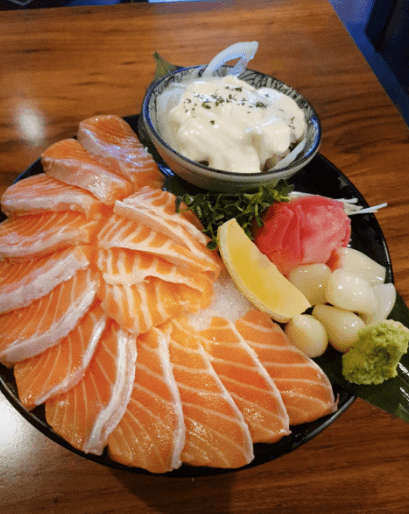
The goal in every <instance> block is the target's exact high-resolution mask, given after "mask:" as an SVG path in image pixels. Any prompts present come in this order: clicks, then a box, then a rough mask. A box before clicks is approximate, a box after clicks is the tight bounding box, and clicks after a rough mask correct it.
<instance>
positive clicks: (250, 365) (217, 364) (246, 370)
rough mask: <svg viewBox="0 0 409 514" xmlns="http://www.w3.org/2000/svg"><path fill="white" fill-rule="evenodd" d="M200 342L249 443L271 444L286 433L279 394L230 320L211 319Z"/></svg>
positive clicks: (284, 417)
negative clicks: (237, 411) (241, 419)
mask: <svg viewBox="0 0 409 514" xmlns="http://www.w3.org/2000/svg"><path fill="white" fill-rule="evenodd" d="M200 338H201V339H200V342H201V344H202V345H203V347H204V349H205V350H206V353H207V354H208V355H209V356H210V362H211V364H212V366H213V368H214V370H215V371H216V373H217V375H218V376H219V378H220V380H221V381H222V382H223V385H224V386H225V387H226V389H227V390H228V392H229V393H230V395H231V397H232V398H233V400H234V402H235V403H236V405H237V407H238V408H239V409H240V411H241V412H242V414H243V416H244V420H245V422H246V423H247V425H248V427H249V429H250V434H251V437H252V440H253V443H274V442H277V441H279V440H280V439H281V438H282V437H284V436H285V435H288V434H289V433H290V430H289V419H288V414H287V411H286V409H285V407H284V403H283V400H282V399H281V395H280V393H279V391H278V389H277V387H276V385H275V384H274V381H273V380H272V379H271V377H270V375H269V374H268V373H267V371H266V369H265V368H264V367H263V365H262V364H261V362H260V361H259V359H258V357H257V355H256V353H255V352H254V350H252V349H251V348H250V346H249V345H248V344H247V343H246V342H245V341H244V340H243V338H242V337H241V335H240V334H239V332H238V331H237V329H236V327H235V326H234V324H233V323H232V322H231V321H227V320H226V319H223V318H220V317H214V318H213V319H212V322H211V324H210V326H209V328H207V329H206V330H203V331H201V332H200Z"/></svg>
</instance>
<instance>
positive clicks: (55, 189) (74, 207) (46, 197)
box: [1, 173, 112, 219]
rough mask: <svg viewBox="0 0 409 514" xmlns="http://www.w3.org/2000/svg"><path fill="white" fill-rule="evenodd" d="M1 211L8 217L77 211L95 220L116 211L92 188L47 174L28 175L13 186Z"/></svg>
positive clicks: (2, 202) (5, 196)
mask: <svg viewBox="0 0 409 514" xmlns="http://www.w3.org/2000/svg"><path fill="white" fill-rule="evenodd" d="M1 210H2V211H3V212H4V214H5V215H6V216H12V215H14V216H24V215H26V214H27V213H29V214H38V213H41V212H46V211H53V212H56V211H75V212H81V213H82V214H84V215H85V216H86V217H87V218H91V219H93V218H102V217H105V216H108V215H109V214H110V213H112V212H111V211H110V209H109V208H107V206H106V205H104V204H103V203H102V202H100V201H99V200H97V198H95V196H94V195H93V194H91V193H90V192H89V191H86V190H85V189H81V188H80V187H77V186H72V185H70V184H65V183H64V182H61V181H60V180H57V179H55V178H52V177H49V176H48V175H46V174H45V173H39V174H38V175H33V176H32V177H27V178H25V179H23V180H19V181H18V182H16V183H15V184H13V185H12V186H10V187H9V188H8V189H7V190H6V192H5V193H4V194H3V196H2V198H1Z"/></svg>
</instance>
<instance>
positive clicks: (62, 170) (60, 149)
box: [41, 139, 132, 205]
mask: <svg viewBox="0 0 409 514" xmlns="http://www.w3.org/2000/svg"><path fill="white" fill-rule="evenodd" d="M41 162H42V165H43V169H44V171H45V173H47V175H49V176H50V177H54V178H56V179H58V180H61V182H65V183H66V184H71V185H73V186H79V187H81V188H82V189H85V190H87V191H89V192H90V193H92V194H93V195H94V196H95V197H96V198H98V200H100V201H101V202H102V203H104V204H106V205H113V204H114V203H115V200H121V199H122V198H125V196H128V195H130V194H131V193H132V184H131V183H130V182H129V181H128V180H126V179H124V178H123V177H120V176H119V175H117V174H116V173H114V172H113V171H111V170H109V169H108V168H106V167H105V166H102V165H101V164H99V163H98V162H97V161H96V160H95V159H93V158H92V157H91V156H90V155H89V153H88V152H87V151H86V150H85V148H83V147H82V146H81V144H80V143H79V142H78V141H77V140H76V139H63V140H62V141H58V142H57V143H54V144H53V145H51V146H50V147H49V148H47V150H45V151H44V152H43V153H42V154H41Z"/></svg>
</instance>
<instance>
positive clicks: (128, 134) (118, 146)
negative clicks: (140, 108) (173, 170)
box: [77, 114, 164, 190]
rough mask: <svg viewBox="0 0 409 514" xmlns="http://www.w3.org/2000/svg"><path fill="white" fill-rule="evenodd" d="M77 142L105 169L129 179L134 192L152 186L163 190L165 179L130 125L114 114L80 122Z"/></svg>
mask: <svg viewBox="0 0 409 514" xmlns="http://www.w3.org/2000/svg"><path fill="white" fill-rule="evenodd" d="M77 137H78V141H79V142H80V143H81V144H82V146H83V147H84V148H85V149H86V150H87V151H88V152H89V154H90V155H92V157H93V158H94V159H95V160H96V161H98V162H99V163H100V164H102V165H103V166H106V167H107V168H109V169H110V170H112V171H114V172H115V173H117V174H118V175H121V176H123V177H124V178H126V179H127V180H129V181H130V182H131V183H132V184H133V186H134V189H135V190H137V189H139V188H141V187H142V186H144V185H146V184H149V185H150V186H152V187H155V188H160V187H162V185H163V182H164V177H163V175H162V174H161V172H160V171H159V168H158V165H157V164H156V162H155V161H154V160H153V158H152V156H151V155H150V154H149V153H148V152H147V151H146V150H145V148H144V146H143V145H142V144H141V143H140V141H139V139H138V138H137V136H136V134H135V132H134V131H133V130H132V128H131V127H130V126H129V124H128V123H127V122H126V121H125V120H124V119H122V118H120V117H119V116H115V115H112V114H108V115H101V116H95V117H94V118H88V119H87V120H84V121H82V122H81V123H80V125H79V129H78V134H77Z"/></svg>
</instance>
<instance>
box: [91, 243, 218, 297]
mask: <svg viewBox="0 0 409 514" xmlns="http://www.w3.org/2000/svg"><path fill="white" fill-rule="evenodd" d="M97 262H98V268H99V269H100V270H101V271H102V276H103V278H104V281H105V282H106V283H107V284H112V285H116V284H122V285H133V284H139V283H140V282H143V281H144V280H145V279H147V278H148V277H157V278H160V279H161V280H164V281H165V282H170V283H174V284H185V285H187V286H189V287H192V288H193V289H197V290H198V291H201V292H203V293H204V294H206V295H208V296H209V297H211V296H212V295H213V280H212V279H211V278H210V276H208V275H207V274H205V273H198V272H194V271H190V270H188V269H185V268H182V267H180V266H176V265H175V264H171V263H170V262H167V261H165V260H164V259H161V258H160V257H156V256H155V255H151V254H148V253H144V252H138V251H137V250H129V249H127V248H109V249H108V250H103V249H100V250H99V252H98V261H97Z"/></svg>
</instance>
